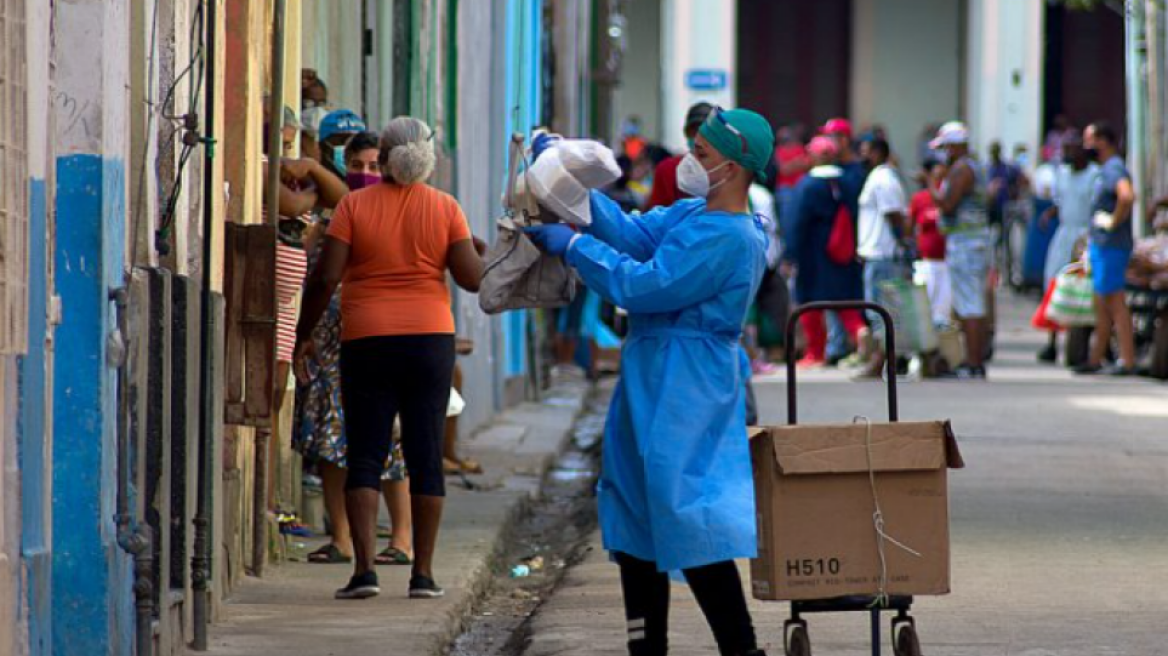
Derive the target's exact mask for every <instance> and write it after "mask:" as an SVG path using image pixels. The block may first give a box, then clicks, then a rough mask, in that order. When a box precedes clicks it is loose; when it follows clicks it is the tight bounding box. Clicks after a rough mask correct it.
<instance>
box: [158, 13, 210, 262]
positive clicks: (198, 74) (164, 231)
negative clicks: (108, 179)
mask: <svg viewBox="0 0 1168 656" xmlns="http://www.w3.org/2000/svg"><path fill="white" fill-rule="evenodd" d="M203 5H204V3H203V2H202V1H196V3H195V11H194V15H193V16H192V18H191V29H190V34H189V37H188V38H189V40H190V42H191V43H192V45H194V44H196V43H197V47H193V48H192V49H191V58H190V61H188V62H187V65H186V66H185V67H184V68H183V70H182V71H181V72H180V73H179V74H178V75H176V76H175V78H174V81H172V82H171V84H170V87H169V88H168V89H167V91H166V96H165V98H164V99H163V101H162V103H161V104H160V105H159V106H158V112H159V114H160V115H161V116H162V117H163V118H165V119H167V120H168V121H171V123H172V124H173V125H174V130H173V131H172V132H171V133H170V136H169V137H168V138H167V140H166V144H165V146H163V147H162V148H161V149H160V152H167V151H170V150H171V148H172V147H173V146H174V143H175V140H176V139H178V138H179V134H180V133H181V140H182V150H181V151H180V153H179V158H178V166H177V167H176V169H175V172H174V180H173V181H172V182H171V184H170V192H169V194H167V197H166V201H165V202H164V203H162V208H163V209H162V215H161V217H160V218H159V221H158V231H157V232H156V233H155V238H154V246H155V249H156V250H157V251H158V252H159V253H161V254H163V255H166V254H169V252H170V241H169V240H170V236H171V233H172V232H173V229H174V223H175V216H176V214H177V211H178V200H179V197H180V196H181V195H182V189H183V175H184V173H185V172H186V167H187V164H188V163H189V162H190V159H191V156H192V155H193V154H194V152H195V149H196V148H198V147H199V146H200V145H202V144H204V143H205V141H206V140H205V139H204V138H203V137H202V136H201V135H200V134H199V113H198V99H199V94H200V93H202V88H203V82H204V76H205V72H206V56H207V52H206V43H205V40H204V34H205V30H204V29H203V28H204V13H203V11H204V10H203ZM184 79H186V80H187V84H188V99H187V103H188V104H187V111H186V113H184V114H177V115H169V114H166V113H165V112H166V110H167V107H169V106H170V103H171V101H172V100H173V98H174V92H175V90H176V89H178V85H179V84H181V83H182V82H183V80H184ZM155 175H156V176H157V178H158V186H159V190H160V192H161V191H162V189H163V185H162V180H161V177H162V173H161V157H159V158H158V159H157V160H156V161H155ZM204 202H206V199H204Z"/></svg>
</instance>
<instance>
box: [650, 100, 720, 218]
mask: <svg viewBox="0 0 1168 656" xmlns="http://www.w3.org/2000/svg"><path fill="white" fill-rule="evenodd" d="M713 107H714V106H713V105H711V104H710V103H708V102H699V103H696V104H694V105H693V106H692V107H690V108H689V111H687V112H686V113H685V125H684V126H683V127H682V131H683V132H684V133H685V143H686V148H687V150H686V152H685V153H683V154H681V155H675V156H673V157H670V158H668V159H666V160H665V161H663V162H661V163H660V164H658V165H657V170H656V171H654V173H653V191H652V192H650V194H649V202H648V203H647V204H646V206H645V210H646V211H648V210H651V209H653V208H655V207H669V206H670V205H672V204H674V203H676V202H677V201H679V200H681V199H683V198H686V195H685V194H684V193H682V192H681V190H680V189H678V188H677V167H678V166H679V165H680V164H681V162H682V160H683V159H685V156H686V155H687V154H689V153H690V152H692V151H693V142H694V139H696V138H697V136H698V128H700V127H702V124H703V123H705V122H706V118H708V117H709V116H710V110H711V109H713Z"/></svg>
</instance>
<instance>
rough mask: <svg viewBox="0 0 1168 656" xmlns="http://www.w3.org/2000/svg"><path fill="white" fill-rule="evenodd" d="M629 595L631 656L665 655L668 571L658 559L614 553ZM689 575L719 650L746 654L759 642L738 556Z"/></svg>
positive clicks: (725, 653) (733, 654)
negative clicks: (662, 567)
mask: <svg viewBox="0 0 1168 656" xmlns="http://www.w3.org/2000/svg"><path fill="white" fill-rule="evenodd" d="M614 557H615V559H616V562H617V565H619V566H620V573H621V588H622V589H623V591H624V597H625V619H626V620H627V621H628V632H629V655H630V656H664V655H665V654H666V653H668V651H669V640H668V633H669V585H670V583H669V576H668V575H667V574H665V573H663V572H658V571H657V564H656V563H653V562H649V561H645V560H640V559H637V558H634V557H632V556H630V555H628V554H625V553H616V554H614ZM684 574H685V580H686V582H687V583H689V587H690V590H692V591H693V594H694V597H696V598H697V600H698V606H700V607H701V609H702V613H703V614H704V615H705V616H706V621H707V622H708V623H709V624H710V629H711V630H713V632H714V640H716V641H717V643H718V652H719V653H720V654H721V655H722V656H745V655H747V654H750V653H751V652H753V651H754V650H755V649H756V648H757V642H756V640H755V636H754V624H753V623H752V621H751V619H750V611H749V610H748V609H747V607H746V594H745V593H743V591H742V578H741V577H740V576H739V575H738V567H737V566H736V565H735V564H734V562H733V561H729V560H727V561H724V562H720V563H714V564H712V565H705V566H703V567H696V568H694V569H687V570H685V571H684Z"/></svg>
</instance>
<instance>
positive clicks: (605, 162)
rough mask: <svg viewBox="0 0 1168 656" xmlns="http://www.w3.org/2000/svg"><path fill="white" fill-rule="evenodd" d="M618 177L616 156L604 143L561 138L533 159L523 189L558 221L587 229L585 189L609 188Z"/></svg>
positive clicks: (588, 216) (589, 220)
mask: <svg viewBox="0 0 1168 656" xmlns="http://www.w3.org/2000/svg"><path fill="white" fill-rule="evenodd" d="M620 175H621V170H620V166H619V165H618V164H617V163H616V157H615V156H614V155H613V153H612V150H610V149H609V148H608V147H607V146H605V145H604V144H601V143H597V142H595V141H584V140H575V139H564V140H562V141H559V142H556V143H554V144H553V145H551V146H549V147H548V149H547V150H545V151H544V152H543V153H542V154H541V155H540V156H539V159H537V160H535V163H534V164H532V165H531V168H530V169H528V171H527V173H526V175H525V187H526V190H527V191H529V192H530V193H531V194H533V195H534V196H535V197H536V199H538V200H539V204H540V206H542V207H543V208H544V209H546V210H548V211H549V212H551V213H552V214H554V215H555V216H556V217H557V218H559V219H560V220H561V221H565V222H567V223H572V224H575V225H579V226H588V225H591V224H592V205H591V202H592V201H591V196H590V193H589V190H591V189H598V188H601V187H604V186H607V185H610V184H612V183H613V182H616V181H617V179H618V178H620Z"/></svg>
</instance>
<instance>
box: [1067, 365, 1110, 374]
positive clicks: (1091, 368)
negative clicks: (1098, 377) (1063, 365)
mask: <svg viewBox="0 0 1168 656" xmlns="http://www.w3.org/2000/svg"><path fill="white" fill-rule="evenodd" d="M1071 371H1073V372H1075V373H1076V374H1078V375H1080V376H1094V375H1095V374H1097V373H1099V372H1101V371H1103V365H1099V364H1091V363H1084V364H1081V365H1079V366H1077V367H1072V368H1071Z"/></svg>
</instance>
